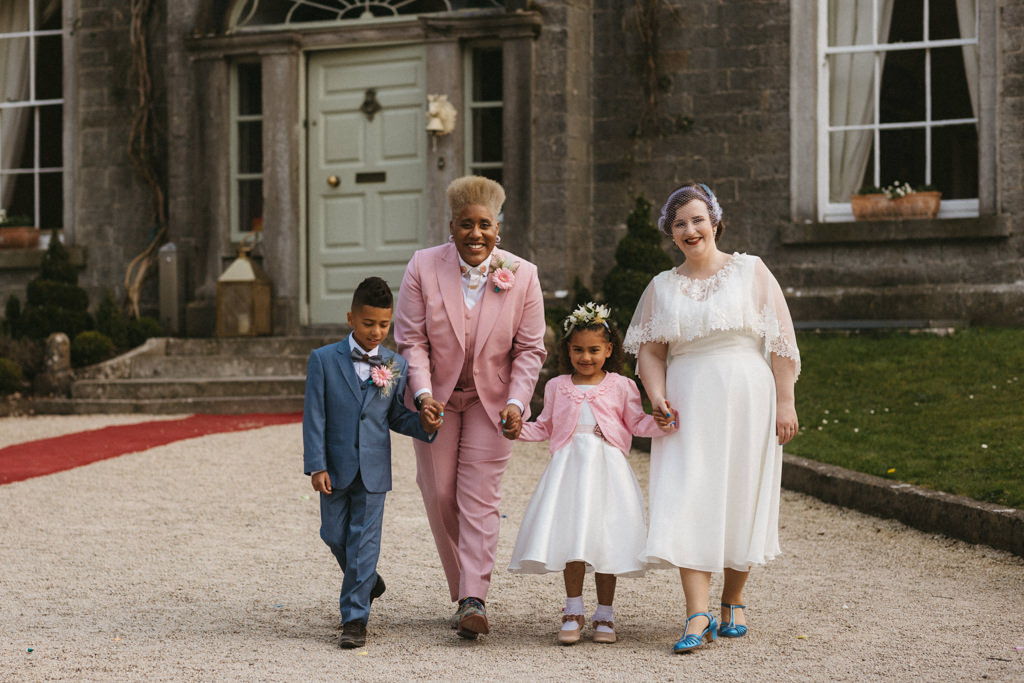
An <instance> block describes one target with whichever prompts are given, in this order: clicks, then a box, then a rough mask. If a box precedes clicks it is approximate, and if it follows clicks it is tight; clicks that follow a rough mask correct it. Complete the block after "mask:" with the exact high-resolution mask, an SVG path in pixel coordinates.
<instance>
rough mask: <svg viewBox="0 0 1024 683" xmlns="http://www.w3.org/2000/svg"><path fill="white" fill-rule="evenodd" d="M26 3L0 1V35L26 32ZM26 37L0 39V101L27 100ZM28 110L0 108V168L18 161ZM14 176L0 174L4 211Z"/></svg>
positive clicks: (27, 0)
mask: <svg viewBox="0 0 1024 683" xmlns="http://www.w3.org/2000/svg"><path fill="white" fill-rule="evenodd" d="M28 3H29V0H14V1H13V2H12V1H11V0H5V1H4V2H0V33H13V32H17V31H27V30H28ZM28 47H29V46H28V38H3V39H0V101H3V102H12V101H20V100H26V99H28V94H29V93H28V76H29V64H28ZM29 113H30V110H29V109H27V108H20V107H19V108H17V109H0V168H2V169H3V170H7V169H10V168H14V167H15V166H17V165H18V162H19V161H20V160H21V153H22V145H23V144H24V142H25V129H26V128H27V127H28V122H29ZM15 178H16V176H11V175H0V208H6V207H7V206H8V205H9V204H10V201H11V195H12V193H13V192H14V181H15Z"/></svg>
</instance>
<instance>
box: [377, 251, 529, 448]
mask: <svg viewBox="0 0 1024 683" xmlns="http://www.w3.org/2000/svg"><path fill="white" fill-rule="evenodd" d="M495 259H503V260H505V261H508V262H510V263H519V270H518V271H516V274H515V284H513V285H512V287H511V288H510V289H507V290H501V291H497V292H496V291H494V285H493V284H492V283H491V279H490V277H489V276H488V278H487V282H486V283H485V285H484V286H485V289H484V293H483V294H482V295H481V296H480V300H479V301H478V302H477V304H476V305H477V306H482V307H483V308H482V309H481V310H480V317H479V319H478V322H477V325H478V328H477V331H476V344H475V348H473V349H466V348H463V346H464V344H465V338H466V328H465V325H466V305H465V303H464V302H463V298H462V274H461V273H460V271H459V256H458V252H457V251H456V249H455V245H454V244H451V243H448V244H442V245H440V246H437V247H430V248H428V249H421V250H420V251H417V252H416V253H415V254H413V257H412V259H411V260H410V261H409V265H408V267H407V268H406V270H405V277H403V278H402V286H401V289H400V290H399V292H398V304H397V307H396V310H395V342H397V344H398V351H399V353H401V354H402V355H403V356H404V357H405V358H406V360H408V361H409V383H408V390H407V392H406V402H407V403H408V404H410V405H411V403H412V399H413V396H414V395H415V393H416V392H417V391H419V390H420V389H423V388H427V389H429V390H430V393H431V395H432V396H433V397H434V399H436V400H438V401H441V402H442V403H446V402H447V401H448V399H449V398H450V397H451V395H452V391H453V390H454V389H455V383H456V381H457V380H458V378H459V374H460V373H461V372H462V366H463V364H464V362H465V359H466V354H467V353H472V354H473V372H474V375H475V377H474V379H475V384H476V390H477V394H478V396H479V397H480V401H481V403H483V405H484V408H486V410H487V414H488V415H489V416H490V417H491V420H492V421H493V422H494V425H495V427H496V428H497V427H498V421H499V417H498V413H500V412H501V410H502V409H504V407H505V405H506V404H507V403H508V400H509V399H510V398H514V399H517V400H519V401H520V402H522V404H523V405H524V406H525V410H524V415H523V419H526V417H527V416H529V414H530V408H529V407H530V397H531V396H533V389H534V387H535V386H536V384H537V376H538V374H539V373H540V369H541V366H542V365H543V364H544V359H545V358H546V357H547V351H546V350H545V349H544V330H545V327H546V326H545V322H544V298H543V296H542V294H541V289H540V281H539V280H538V279H537V267H536V266H535V265H533V264H532V263H530V262H529V261H526V260H524V259H521V258H519V257H517V256H515V255H514V254H510V253H508V252H506V251H502V250H500V249H494V251H493V252H492V257H491V263H494V261H495Z"/></svg>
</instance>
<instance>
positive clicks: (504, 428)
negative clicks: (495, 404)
mask: <svg viewBox="0 0 1024 683" xmlns="http://www.w3.org/2000/svg"><path fill="white" fill-rule="evenodd" d="M498 417H499V418H501V435H502V436H504V437H505V438H506V439H508V440H510V441H515V440H516V439H518V438H519V432H521V431H522V429H523V412H522V411H521V410H519V406H517V405H516V404H515V403H509V404H508V405H507V406H505V408H504V409H502V411H501V412H500V413H498Z"/></svg>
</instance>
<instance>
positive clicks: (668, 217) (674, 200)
mask: <svg viewBox="0 0 1024 683" xmlns="http://www.w3.org/2000/svg"><path fill="white" fill-rule="evenodd" d="M694 199H699V200H701V201H702V202H704V203H705V204H707V206H708V218H710V219H711V225H712V226H717V225H718V224H719V223H721V222H722V205H721V204H719V203H718V197H716V196H715V193H714V192H712V191H711V188H710V187H708V186H707V185H705V184H704V183H696V184H694V185H684V186H682V187H680V188H679V189H678V190H676V191H675V192H673V193H672V194H670V195H669V197H668V201H666V202H665V205H664V206H663V207H661V216H660V217H659V218H658V229H659V230H661V231H662V232H663V233H665V234H666V235H669V236H671V235H672V221H673V220H674V219H675V217H676V211H678V210H679V207H680V206H683V205H685V204H687V203H689V202H690V201H692V200H694Z"/></svg>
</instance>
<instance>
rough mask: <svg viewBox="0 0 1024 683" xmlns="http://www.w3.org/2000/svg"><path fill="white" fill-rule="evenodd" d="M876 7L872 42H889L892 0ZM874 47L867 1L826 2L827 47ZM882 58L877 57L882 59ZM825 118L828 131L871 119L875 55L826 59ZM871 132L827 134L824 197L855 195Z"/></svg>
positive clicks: (839, 198)
mask: <svg viewBox="0 0 1024 683" xmlns="http://www.w3.org/2000/svg"><path fill="white" fill-rule="evenodd" d="M877 2H878V34H877V36H878V42H879V43H884V42H886V40H888V37H889V24H890V21H891V20H892V5H893V0H877ZM874 42H875V32H874V26H873V23H872V0H829V2H828V44H829V46H833V47H834V46H842V45H871V44H873V43H874ZM884 57H885V53H884V52H883V53H882V59H884ZM830 60H831V61H830V68H829V115H830V117H831V123H832V125H834V126H858V125H865V124H868V123H871V122H872V121H873V119H874V101H875V96H874V92H875V54H874V53H872V52H858V53H853V54H838V55H832V56H831V57H830ZM871 141H872V133H871V131H860V130H857V131H846V132H841V133H831V134H830V139H829V198H830V200H831V201H833V202H845V201H848V200H849V197H850V195H851V194H853V193H854V192H856V191H857V188H858V186H859V184H860V182H861V178H863V177H864V169H865V167H866V166H867V163H868V156H869V155H870V154H871Z"/></svg>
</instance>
